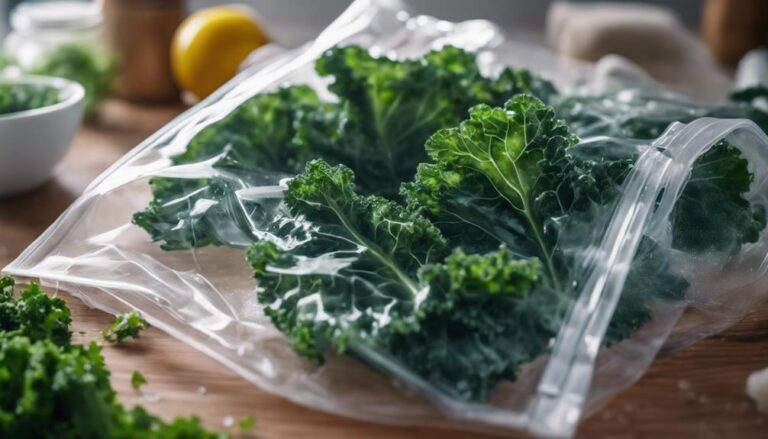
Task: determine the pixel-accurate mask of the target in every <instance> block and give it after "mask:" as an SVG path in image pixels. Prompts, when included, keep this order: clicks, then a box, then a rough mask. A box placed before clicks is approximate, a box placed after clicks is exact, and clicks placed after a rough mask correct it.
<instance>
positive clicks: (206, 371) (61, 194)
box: [0, 102, 768, 439]
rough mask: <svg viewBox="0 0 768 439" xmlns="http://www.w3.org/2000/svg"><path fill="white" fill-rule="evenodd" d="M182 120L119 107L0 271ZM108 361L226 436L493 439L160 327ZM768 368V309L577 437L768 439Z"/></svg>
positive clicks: (655, 377)
mask: <svg viewBox="0 0 768 439" xmlns="http://www.w3.org/2000/svg"><path fill="white" fill-rule="evenodd" d="M181 110H182V109H181V108H179V107H138V106H132V105H128V104H124V103H119V102H109V103H108V104H107V106H106V109H105V114H104V117H103V120H102V121H101V122H100V123H99V124H98V125H92V126H87V127H85V128H83V129H82V130H81V131H80V133H79V134H78V136H77V138H76V140H75V142H74V145H73V147H72V150H71V151H70V153H69V155H68V156H67V157H66V159H65V160H64V161H63V162H62V163H61V165H60V166H59V167H58V168H57V170H56V174H55V176H54V178H53V180H52V181H51V182H49V183H48V184H46V185H45V186H43V187H41V188H40V189H38V190H36V191H34V192H32V193H29V194H26V195H22V196H17V197H15V198H11V199H5V200H0V267H1V266H5V265H6V264H7V263H8V262H10V261H11V260H12V259H13V258H15V257H16V256H17V255H18V254H19V253H20V252H21V251H22V250H23V249H24V248H25V247H26V246H27V245H28V244H29V243H31V242H32V241H33V240H34V239H35V238H36V237H37V236H38V235H39V234H40V233H41V232H42V231H43V230H44V229H45V228H46V227H48V225H49V224H50V223H51V222H53V220H55V219H56V218H57V217H58V215H59V214H60V213H61V212H62V211H63V210H64V209H65V208H66V207H67V206H68V205H69V204H70V203H71V202H72V201H73V200H74V199H75V198H76V197H77V195H78V194H79V193H80V192H81V191H82V190H83V189H84V188H85V186H86V185H87V184H88V183H89V182H90V181H91V180H92V179H93V178H94V177H96V176H97V175H98V174H99V173H100V172H101V171H102V170H104V169H105V168H106V167H107V166H109V165H110V164H111V163H112V162H114V161H115V160H116V159H118V158H119V157H120V156H122V155H123V154H124V153H126V152H127V151H128V150H130V149H131V148H132V147H133V146H135V145H136V144H137V143H139V142H140V141H141V140H143V139H144V138H145V137H147V136H148V135H149V134H151V133H152V132H154V131H155V130H156V129H158V128H159V127H161V126H162V125H163V124H165V123H166V122H167V121H168V120H170V119H171V118H172V117H173V116H174V115H176V114H177V113H178V112H179V111H181ZM64 297H65V298H67V299H68V303H69V305H70V306H71V308H72V314H73V321H74V323H73V329H74V331H75V341H76V342H82V341H89V340H98V339H99V338H100V331H101V330H102V329H103V328H105V327H107V326H108V325H109V324H110V323H111V320H112V319H111V316H108V315H106V314H104V313H102V312H100V311H97V310H93V309H89V308H87V307H86V306H85V305H83V304H82V302H79V301H78V300H76V299H72V298H68V297H66V295H64ZM104 354H105V356H106V358H107V364H108V365H109V368H110V369H111V370H112V383H113V385H114V387H115V388H116V389H117V390H118V393H119V397H120V399H121V400H122V401H123V402H124V403H126V404H136V403H139V404H143V405H145V406H146V407H147V408H148V409H149V410H150V411H152V412H154V413H156V414H158V415H160V416H162V417H164V418H170V417H173V416H180V415H181V416H189V415H192V414H197V415H199V416H200V417H201V418H202V419H203V421H204V422H205V424H206V425H207V426H208V427H210V428H211V429H215V430H225V427H224V423H225V418H227V417H232V418H233V419H234V420H238V419H240V418H242V417H244V416H246V415H255V416H256V418H257V420H258V421H257V428H256V434H257V436H258V437H260V438H265V439H273V438H274V439H277V438H280V439H292V438H329V439H331V438H333V439H352V438H366V439H371V438H464V437H473V438H480V437H490V436H482V435H475V434H468V433H463V432H455V431H447V430H437V429H429V428H405V427H393V426H383V425H377V424H372V423H366V422H360V421H355V420H350V419H345V418H341V417H337V416H333V415H328V414H324V413H320V412H317V411H313V410H310V409H307V408H304V407H300V406H298V405H295V404H293V403H290V402H288V401H286V400H284V399H282V398H279V397H276V396H272V395H269V394H267V393H265V392H263V391H261V390H259V389H257V388H256V387H255V386H253V385H252V384H250V383H249V382H247V381H245V380H244V379H242V378H239V377H238V376H236V375H235V374H234V373H232V372H230V371H229V370H228V369H226V368H225V367H224V366H221V365H220V364H218V363H217V362H215V361H213V360H212V359H210V358H208V357H206V356H205V355H203V354H201V353H199V352H197V351H195V350H194V349H192V348H190V347H188V346H186V345H184V344H182V343H181V342H179V341H177V340H175V339H173V338H171V337H170V336H168V335H166V334H164V333H162V332H160V331H159V330H157V329H150V330H148V331H147V332H146V333H145V334H144V335H142V337H141V339H140V340H138V341H135V342H129V343H127V344H125V345H124V346H120V347H106V348H105V350H104ZM763 367H768V305H766V306H763V307H761V308H760V309H757V310H755V311H754V312H752V313H751V314H749V315H748V316H747V317H746V318H745V319H744V320H743V321H741V322H740V323H739V324H737V325H736V326H734V327H733V328H732V329H730V330H728V331H726V332H724V333H722V334H719V335H716V336H713V337H710V338H708V339H706V340H703V341H701V342H699V343H697V344H695V345H693V346H691V347H690V348H688V349H686V350H684V351H682V352H679V353H677V354H675V355H673V356H671V357H667V358H662V359H658V360H657V361H656V362H655V363H654V364H653V366H652V367H651V368H650V370H649V371H648V372H647V373H646V374H645V376H644V377H643V378H642V379H640V381H639V382H638V383H637V384H635V385H634V386H633V387H631V388H630V389H628V390H626V391H624V392H623V393H621V394H619V395H618V396H617V397H616V398H614V399H613V400H612V401H611V402H609V403H608V404H607V405H606V407H604V408H603V409H602V410H600V411H599V412H597V413H596V414H595V415H593V416H591V417H590V418H588V419H586V420H585V421H584V422H583V423H582V426H581V428H580V429H579V433H578V436H579V437H583V438H600V437H617V438H619V437H621V438H624V437H627V438H645V437H647V438H662V437H675V438H693V437H697V438H698V437H702V438H706V437H714V438H741V437H744V438H752V437H754V438H766V437H768V416H766V415H760V414H758V413H757V412H756V409H755V406H754V404H753V403H752V402H751V401H750V400H749V399H748V398H747V397H746V395H745V393H744V383H745V380H746V377H747V375H748V374H749V373H750V372H751V371H754V370H756V369H760V368H763ZM134 370H138V371H141V372H142V373H143V374H144V376H145V377H146V378H147V381H148V384H147V385H146V386H145V390H146V391H147V392H148V393H151V394H153V395H156V396H157V397H158V398H159V399H158V400H157V401H155V400H154V398H149V399H147V398H145V397H142V396H141V395H137V394H136V393H135V392H134V391H133V390H132V389H131V385H130V375H131V373H132V372H133V371H134ZM203 389H204V391H203ZM514 437H523V436H522V435H518V436H514Z"/></svg>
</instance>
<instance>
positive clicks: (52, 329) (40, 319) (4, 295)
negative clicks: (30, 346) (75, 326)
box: [0, 276, 72, 346]
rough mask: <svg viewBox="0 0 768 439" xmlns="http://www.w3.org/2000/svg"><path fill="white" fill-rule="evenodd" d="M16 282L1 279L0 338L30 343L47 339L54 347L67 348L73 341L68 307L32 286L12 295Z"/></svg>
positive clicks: (61, 301) (8, 278)
mask: <svg viewBox="0 0 768 439" xmlns="http://www.w3.org/2000/svg"><path fill="white" fill-rule="evenodd" d="M14 285H15V282H14V281H13V279H12V278H10V277H7V276H6V277H0V331H2V334H3V336H16V335H19V336H24V337H27V338H29V339H30V340H32V341H38V340H50V341H51V342H52V343H54V344H55V345H57V346H68V345H69V342H70V340H71V339H72V333H71V332H70V331H69V325H70V323H71V322H72V319H71V318H70V314H69V308H67V304H66V303H65V302H64V301H63V300H62V299H59V298H53V297H50V296H48V295H46V294H45V293H43V291H42V290H41V289H40V287H39V286H38V285H37V284H32V285H30V286H29V287H27V288H26V289H25V290H24V291H22V292H21V297H20V298H19V299H18V300H16V299H14V296H13V288H14Z"/></svg>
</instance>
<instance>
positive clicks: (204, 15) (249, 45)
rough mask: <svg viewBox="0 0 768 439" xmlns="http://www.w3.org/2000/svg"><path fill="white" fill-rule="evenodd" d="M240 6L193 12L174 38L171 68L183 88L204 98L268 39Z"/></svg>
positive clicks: (235, 71)
mask: <svg viewBox="0 0 768 439" xmlns="http://www.w3.org/2000/svg"><path fill="white" fill-rule="evenodd" d="M254 16H255V14H252V13H249V12H248V10H247V9H245V8H242V7H238V6H217V7H212V8H207V9H203V10H201V11H198V12H196V13H194V14H192V15H190V16H189V17H188V18H187V19H186V20H184V22H182V23H181V25H180V26H179V28H178V29H177V30H176V34H175V35H174V37H173V44H172V47H171V67H172V69H173V76H174V78H175V79H176V83H177V84H178V85H179V87H181V88H182V89H183V90H186V91H189V92H191V93H192V94H194V95H195V96H196V97H197V98H199V99H203V98H205V97H206V96H208V95H209V94H211V93H213V92H214V91H215V90H216V89H217V88H219V87H221V86H222V85H223V84H224V83H225V82H227V81H228V80H229V79H231V78H232V77H233V76H235V74H236V73H237V68H238V67H239V66H240V63H242V62H243V60H244V59H245V58H246V57H247V56H248V54H249V53H251V52H252V51H253V50H254V49H256V48H257V47H259V46H262V45H264V44H266V43H267V42H268V41H269V40H268V38H267V36H266V34H265V33H264V31H262V29H261V27H260V26H259V24H258V22H257V21H256V20H255V18H254Z"/></svg>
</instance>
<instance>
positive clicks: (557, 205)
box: [405, 96, 577, 289]
mask: <svg viewBox="0 0 768 439" xmlns="http://www.w3.org/2000/svg"><path fill="white" fill-rule="evenodd" d="M576 142H577V139H576V138H575V137H574V136H573V135H571V133H570V131H569V130H568V128H567V127H566V126H565V125H564V124H563V123H562V122H560V121H559V120H557V119H556V118H555V117H554V112H553V110H552V109H551V108H550V107H548V106H546V105H545V104H543V103H542V102H541V101H540V100H538V99H536V98H534V97H531V96H518V97H516V98H513V99H512V100H510V101H509V102H508V103H507V105H506V106H505V107H503V108H491V107H489V106H487V105H479V106H476V107H473V108H472V109H471V110H470V118H469V119H468V120H466V121H464V122H462V123H461V125H460V126H459V127H456V128H448V129H444V130H441V131H438V132H437V133H436V134H435V135H434V136H432V137H431V138H430V139H429V140H428V141H427V144H426V149H427V152H428V153H429V155H430V157H431V158H432V160H433V161H434V162H435V163H437V164H436V165H432V166H424V167H423V168H422V169H421V170H420V171H419V175H418V176H417V182H416V183H415V185H410V186H406V189H405V194H406V196H407V197H408V198H409V200H410V202H411V205H412V206H415V207H416V208H418V206H419V205H426V206H429V207H431V212H430V214H431V215H432V216H433V217H435V221H437V222H438V223H442V222H448V223H450V222H455V221H460V222H462V223H464V224H465V227H466V226H470V227H479V228H480V230H479V231H480V232H481V233H482V232H484V234H485V235H488V236H489V237H490V238H491V239H492V240H493V241H497V242H494V243H493V244H494V245H496V246H498V244H499V242H498V238H501V239H502V241H501V243H503V244H505V245H507V246H509V248H510V249H512V250H513V251H516V252H518V253H519V254H521V255H524V256H536V257H538V258H540V259H541V260H542V261H543V262H544V264H545V269H546V270H547V272H548V276H547V278H548V280H549V281H550V282H553V286H555V288H556V289H557V288H559V280H560V276H561V274H560V272H559V270H558V269H557V268H556V263H555V260H554V258H555V255H554V248H555V245H556V240H557V237H556V235H555V234H554V232H555V229H554V227H552V225H551V224H550V223H549V220H550V219H551V218H556V217H560V216H562V215H564V214H566V213H567V212H568V210H569V209H570V207H571V204H572V203H573V201H574V200H575V198H574V191H573V188H572V187H571V186H570V185H568V184H563V182H564V181H569V180H572V179H574V173H575V172H576V171H577V170H576V168H575V166H574V164H573V161H572V160H571V159H570V157H569V156H568V155H567V154H566V148H567V147H568V146H571V145H574V144H575V143H576ZM464 183H467V184H468V185H469V186H468V187H464V186H463V185H464ZM453 188H457V189H458V190H456V191H452V189H453ZM449 193H450V195H448V194H449ZM458 193H463V194H464V197H462V198H456V197H455V195H457V194H458ZM471 194H475V195H474V196H475V197H477V202H476V203H471V204H470V205H468V206H467V205H464V206H462V205H461V204H462V202H463V201H464V200H466V199H467V198H469V197H472V195H471ZM429 198H432V199H433V200H431V201H428V202H426V203H424V201H425V199H429ZM443 200H445V201H447V202H448V203H449V204H450V206H445V205H444V204H443ZM446 207H448V209H449V210H447V209H446ZM452 207H459V209H456V210H453V209H451V208H452ZM484 225H486V227H483V226H484ZM470 239H474V238H470Z"/></svg>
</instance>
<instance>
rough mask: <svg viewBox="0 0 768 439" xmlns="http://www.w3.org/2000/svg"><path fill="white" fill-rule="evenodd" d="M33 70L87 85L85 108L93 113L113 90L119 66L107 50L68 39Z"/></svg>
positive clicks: (34, 72) (33, 72)
mask: <svg viewBox="0 0 768 439" xmlns="http://www.w3.org/2000/svg"><path fill="white" fill-rule="evenodd" d="M30 73H32V74H35V75H45V76H56V77H59V78H66V79H69V80H72V81H75V82H78V83H80V85H82V86H83V88H85V112H86V113H87V114H90V115H94V114H96V113H97V112H98V109H99V105H101V103H102V102H103V101H104V99H106V98H107V97H108V96H109V94H110V93H111V92H112V84H113V82H114V80H115V76H116V73H117V69H116V65H115V62H114V60H113V59H112V58H111V57H110V56H109V55H107V54H106V53H104V52H102V51H100V50H98V49H95V48H92V47H90V46H88V45H85V44H79V43H67V44H62V45H61V46H59V47H57V48H56V49H54V50H53V51H52V52H51V53H50V54H48V55H47V56H46V57H44V58H43V60H42V61H41V62H40V65H38V66H36V67H35V68H34V69H32V71H31V72H30Z"/></svg>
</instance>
